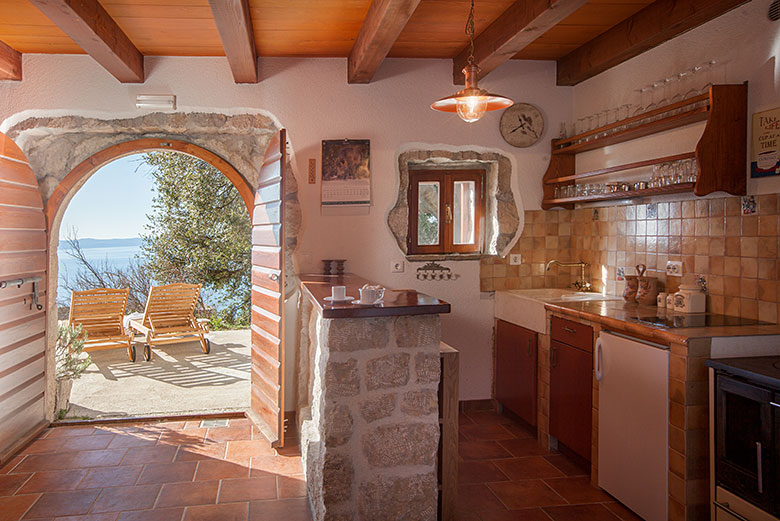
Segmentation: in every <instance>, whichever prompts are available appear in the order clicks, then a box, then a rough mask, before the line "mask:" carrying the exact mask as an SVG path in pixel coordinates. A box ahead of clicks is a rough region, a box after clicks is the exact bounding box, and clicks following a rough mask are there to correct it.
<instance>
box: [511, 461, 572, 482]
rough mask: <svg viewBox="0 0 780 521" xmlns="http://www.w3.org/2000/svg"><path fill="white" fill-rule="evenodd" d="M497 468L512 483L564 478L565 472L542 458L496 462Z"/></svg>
mask: <svg viewBox="0 0 780 521" xmlns="http://www.w3.org/2000/svg"><path fill="white" fill-rule="evenodd" d="M496 466H497V467H498V468H499V469H500V470H501V471H502V472H503V473H504V474H506V475H507V476H509V479H511V480H512V481H520V480H523V479H540V478H558V477H563V476H564V474H563V472H561V471H560V470H559V469H558V468H556V467H555V466H553V465H552V464H551V463H550V462H549V461H547V460H546V459H544V458H543V457H541V456H530V457H528V458H513V459H505V460H500V461H496Z"/></svg>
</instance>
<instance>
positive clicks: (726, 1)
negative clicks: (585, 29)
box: [558, 0, 750, 86]
mask: <svg viewBox="0 0 780 521" xmlns="http://www.w3.org/2000/svg"><path fill="white" fill-rule="evenodd" d="M749 1H750V0H656V1H655V2H653V3H652V4H650V5H648V6H647V7H645V8H644V9H642V10H641V11H639V12H638V13H636V14H635V15H633V16H631V17H629V18H627V19H626V20H624V21H623V22H621V23H619V24H618V25H616V26H615V27H613V28H612V29H610V30H608V31H607V32H605V33H603V34H601V35H600V36H597V37H596V38H594V39H593V40H591V41H590V42H588V43H586V44H585V45H583V46H582V47H580V48H578V49H576V50H574V51H572V52H571V53H569V54H568V55H566V56H564V57H563V58H561V59H559V60H558V85H566V86H571V85H577V84H578V83H580V82H583V81H585V80H587V79H588V78H592V77H593V76H596V75H597V74H599V73H602V72H604V71H606V70H607V69H610V68H612V67H614V66H615V65H618V64H620V63H623V62H624V61H627V60H629V59H631V58H633V57H635V56H638V55H640V54H642V53H643V52H645V51H647V50H650V49H652V48H653V47H656V46H658V45H660V44H662V43H664V42H665V41H667V40H671V39H672V38H674V37H676V36H679V35H680V34H682V33H684V32H686V31H689V30H691V29H693V28H695V27H698V26H700V25H702V24H704V23H706V22H708V21H710V20H712V19H713V18H717V17H718V16H720V15H722V14H723V13H725V12H727V11H730V10H732V9H734V8H736V7H739V6H740V5H742V4H745V3H747V2H749Z"/></svg>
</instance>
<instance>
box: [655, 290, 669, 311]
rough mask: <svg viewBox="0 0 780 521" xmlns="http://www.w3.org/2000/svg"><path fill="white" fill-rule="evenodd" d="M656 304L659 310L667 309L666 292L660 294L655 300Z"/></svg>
mask: <svg viewBox="0 0 780 521" xmlns="http://www.w3.org/2000/svg"><path fill="white" fill-rule="evenodd" d="M655 303H656V305H657V306H658V307H659V308H665V307H666V292H665V291H662V292H661V293H659V294H658V296H657V297H656V298H655Z"/></svg>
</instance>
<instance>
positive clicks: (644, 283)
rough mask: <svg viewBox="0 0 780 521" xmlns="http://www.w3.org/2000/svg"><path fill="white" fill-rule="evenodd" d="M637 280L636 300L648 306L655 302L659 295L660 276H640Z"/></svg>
mask: <svg viewBox="0 0 780 521" xmlns="http://www.w3.org/2000/svg"><path fill="white" fill-rule="evenodd" d="M637 280H638V289H637V292H636V301H637V302H639V303H640V304H644V305H647V306H649V305H652V304H655V303H656V302H657V300H656V298H657V297H658V278H656V277H638V279H637Z"/></svg>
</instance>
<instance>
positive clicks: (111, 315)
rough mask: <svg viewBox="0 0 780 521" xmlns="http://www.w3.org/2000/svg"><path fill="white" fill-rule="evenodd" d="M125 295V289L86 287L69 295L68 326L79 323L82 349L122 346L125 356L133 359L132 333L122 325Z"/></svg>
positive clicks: (132, 360) (125, 303)
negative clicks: (125, 350)
mask: <svg viewBox="0 0 780 521" xmlns="http://www.w3.org/2000/svg"><path fill="white" fill-rule="evenodd" d="M129 294H130V290H129V289H127V288H124V289H108V288H98V289H88V290H86V291H74V292H73V293H72V294H71V297H70V319H69V321H68V324H69V325H70V326H72V327H75V326H79V325H80V326H81V328H82V331H83V332H84V333H86V336H87V340H86V342H85V343H84V351H100V350H103V349H117V348H119V347H125V348H127V357H128V358H129V359H130V361H131V362H135V346H134V345H133V334H132V332H130V331H128V330H126V329H125V327H124V325H123V324H122V320H123V319H124V316H125V308H126V307H127V296H128V295H129Z"/></svg>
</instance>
